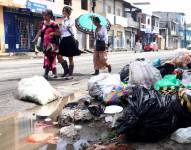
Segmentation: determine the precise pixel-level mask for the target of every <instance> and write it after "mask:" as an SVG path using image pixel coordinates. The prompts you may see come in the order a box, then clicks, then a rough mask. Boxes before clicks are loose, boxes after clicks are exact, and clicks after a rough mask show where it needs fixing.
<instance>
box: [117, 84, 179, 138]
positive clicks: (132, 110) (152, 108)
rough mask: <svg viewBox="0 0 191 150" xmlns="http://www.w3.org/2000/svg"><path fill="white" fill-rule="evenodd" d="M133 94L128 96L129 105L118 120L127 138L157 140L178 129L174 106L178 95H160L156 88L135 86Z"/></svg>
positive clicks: (120, 129) (118, 127) (118, 124)
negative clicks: (149, 88)
mask: <svg viewBox="0 0 191 150" xmlns="http://www.w3.org/2000/svg"><path fill="white" fill-rule="evenodd" d="M132 91H133V95H132V96H128V97H126V100H127V101H128V105H127V107H126V108H125V111H124V112H123V115H122V117H120V118H119V119H118V120H117V127H116V129H117V131H118V133H119V134H125V135H126V138H127V139H131V140H139V141H156V140H159V139H161V138H163V137H165V136H167V135H169V134H171V133H172V132H173V131H175V130H176V129H177V121H178V119H177V117H176V115H174V112H173V111H172V109H171V108H172V106H173V105H174V103H178V102H177V96H176V95H165V96H160V94H158V92H156V91H154V90H147V89H145V88H143V87H133V88H132Z"/></svg>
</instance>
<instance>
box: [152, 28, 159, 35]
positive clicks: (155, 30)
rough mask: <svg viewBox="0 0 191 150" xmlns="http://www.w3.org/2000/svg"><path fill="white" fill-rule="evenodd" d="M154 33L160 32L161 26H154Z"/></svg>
mask: <svg viewBox="0 0 191 150" xmlns="http://www.w3.org/2000/svg"><path fill="white" fill-rule="evenodd" d="M152 33H156V34H158V33H159V27H156V26H155V27H152Z"/></svg>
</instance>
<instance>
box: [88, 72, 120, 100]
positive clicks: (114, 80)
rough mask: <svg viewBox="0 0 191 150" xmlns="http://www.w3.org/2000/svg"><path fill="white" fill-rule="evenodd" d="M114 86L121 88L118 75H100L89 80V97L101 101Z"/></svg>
mask: <svg viewBox="0 0 191 150" xmlns="http://www.w3.org/2000/svg"><path fill="white" fill-rule="evenodd" d="M115 86H117V87H118V86H122V83H121V80H120V76H119V74H113V75H111V74H109V73H102V74H99V75H97V76H95V77H92V78H90V80H89V81H88V90H89V94H90V96H93V97H99V99H102V100H104V99H105V98H106V97H107V95H108V94H109V93H110V92H111V91H112V89H113V87H115Z"/></svg>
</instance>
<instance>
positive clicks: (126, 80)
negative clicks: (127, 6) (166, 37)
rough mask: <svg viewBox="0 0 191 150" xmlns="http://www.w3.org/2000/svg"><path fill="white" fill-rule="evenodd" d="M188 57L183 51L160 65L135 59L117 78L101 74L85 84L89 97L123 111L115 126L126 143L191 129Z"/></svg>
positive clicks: (154, 139) (159, 61)
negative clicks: (118, 107)
mask: <svg viewBox="0 0 191 150" xmlns="http://www.w3.org/2000/svg"><path fill="white" fill-rule="evenodd" d="M190 68H191V54H190V52H187V51H184V52H182V53H179V55H177V56H175V58H173V59H172V60H168V61H166V62H164V63H163V64H161V60H160V59H156V60H154V61H153V63H151V62H149V61H146V60H145V59H137V60H135V61H133V62H131V63H130V64H127V65H125V66H124V67H123V68H122V69H121V71H120V72H119V74H113V75H112V74H106V73H104V74H100V75H98V76H94V77H92V78H91V79H90V80H89V82H88V90H89V94H90V96H92V97H93V98H94V99H95V100H97V101H100V102H102V103H103V104H104V105H106V106H108V105H119V106H122V107H123V111H122V113H123V114H122V115H121V116H119V117H118V119H117V122H116V124H115V126H114V127H115V128H116V130H117V133H118V135H125V137H126V139H128V140H135V141H149V142H150V141H158V140H160V139H162V138H165V137H167V136H170V135H171V134H172V133H173V132H174V131H176V130H177V129H179V128H185V127H189V126H191V77H190V75H191V71H190V70H189V69H190Z"/></svg>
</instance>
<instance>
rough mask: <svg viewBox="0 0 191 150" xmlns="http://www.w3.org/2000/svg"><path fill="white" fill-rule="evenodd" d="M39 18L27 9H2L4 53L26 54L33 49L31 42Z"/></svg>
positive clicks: (37, 26)
mask: <svg viewBox="0 0 191 150" xmlns="http://www.w3.org/2000/svg"><path fill="white" fill-rule="evenodd" d="M40 20H41V17H40V16H34V15H33V13H31V11H30V10H29V9H24V8H7V7H6V8H4V26H5V50H6V52H27V51H32V50H33V48H34V45H33V43H32V42H31V41H32V39H33V38H34V36H35V34H36V32H37V28H39V23H40Z"/></svg>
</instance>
